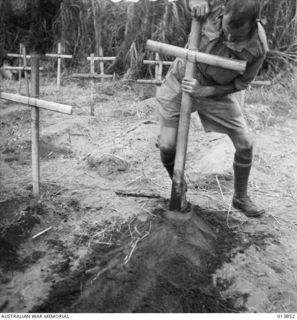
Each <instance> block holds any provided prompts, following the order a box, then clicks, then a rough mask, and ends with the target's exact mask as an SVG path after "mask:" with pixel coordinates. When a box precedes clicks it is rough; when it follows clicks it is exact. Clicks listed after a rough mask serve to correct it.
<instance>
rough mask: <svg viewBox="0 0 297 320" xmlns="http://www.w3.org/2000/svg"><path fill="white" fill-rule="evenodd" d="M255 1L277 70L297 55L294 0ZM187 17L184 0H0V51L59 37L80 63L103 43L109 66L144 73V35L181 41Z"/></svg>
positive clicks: (53, 42) (38, 46)
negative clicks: (109, 59) (257, 2)
mask: <svg viewBox="0 0 297 320" xmlns="http://www.w3.org/2000/svg"><path fill="white" fill-rule="evenodd" d="M260 1H261V6H262V10H261V19H262V22H263V24H264V27H265V29H266V31H267V34H268V39H269V46H270V49H271V51H270V53H269V55H268V57H267V59H266V63H265V66H264V67H265V68H270V69H272V70H274V71H275V72H277V71H278V69H279V68H280V66H283V65H284V64H286V65H287V64H292V63H293V64H294V63H296V61H297V8H296V0H278V1H276V0H260ZM190 21H191V17H190V13H189V10H188V6H187V0H177V1H175V2H169V1H168V0H157V1H152V0H139V2H128V1H120V2H116V3H114V2H112V1H110V0H10V1H5V0H0V51H1V52H2V53H1V54H2V56H3V55H4V54H5V52H17V51H18V48H19V44H20V43H23V44H24V45H25V46H26V48H27V50H28V51H29V52H31V51H33V50H34V51H37V52H39V53H45V52H50V51H52V50H55V48H56V46H57V43H58V42H62V45H63V48H64V51H65V52H67V53H71V54H73V56H74V59H73V62H72V63H73V66H75V67H79V66H83V65H85V61H86V60H85V58H86V57H87V56H89V55H90V53H95V55H96V54H98V53H99V50H100V47H102V49H103V52H104V55H105V56H116V57H117V58H116V60H115V61H114V62H113V63H112V64H111V65H110V66H109V70H108V71H109V72H117V73H119V74H124V73H125V74H126V76H127V77H132V78H133V77H137V76H139V74H140V73H142V74H143V73H144V69H143V66H142V64H141V61H142V60H143V58H144V57H148V58H152V57H153V56H152V54H150V53H147V52H145V49H144V45H145V42H146V40H147V39H153V40H157V41H162V42H167V43H171V44H174V45H178V46H184V45H185V43H186V41H187V34H188V32H189V27H190ZM150 55H151V56H150Z"/></svg>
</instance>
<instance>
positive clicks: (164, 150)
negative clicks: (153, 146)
mask: <svg viewBox="0 0 297 320" xmlns="http://www.w3.org/2000/svg"><path fill="white" fill-rule="evenodd" d="M159 149H160V155H161V160H162V162H163V163H164V164H170V163H172V162H174V158H175V145H173V144H170V143H167V144H165V143H162V144H161V143H159Z"/></svg>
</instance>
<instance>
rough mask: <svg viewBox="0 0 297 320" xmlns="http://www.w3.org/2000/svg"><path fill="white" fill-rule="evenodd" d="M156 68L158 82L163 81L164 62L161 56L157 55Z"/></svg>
mask: <svg viewBox="0 0 297 320" xmlns="http://www.w3.org/2000/svg"><path fill="white" fill-rule="evenodd" d="M156 61H157V64H156V67H155V78H156V81H162V72H163V61H162V60H161V59H160V55H159V53H158V52H157V53H156Z"/></svg>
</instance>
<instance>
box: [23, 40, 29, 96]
mask: <svg viewBox="0 0 297 320" xmlns="http://www.w3.org/2000/svg"><path fill="white" fill-rule="evenodd" d="M23 66H24V72H25V82H26V85H25V87H26V94H27V96H28V97H29V95H30V88H29V79H28V71H27V70H26V68H27V55H26V47H25V46H23Z"/></svg>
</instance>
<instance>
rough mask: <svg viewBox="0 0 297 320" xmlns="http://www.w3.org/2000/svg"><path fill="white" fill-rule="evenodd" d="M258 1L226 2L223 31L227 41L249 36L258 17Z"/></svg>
mask: <svg viewBox="0 0 297 320" xmlns="http://www.w3.org/2000/svg"><path fill="white" fill-rule="evenodd" d="M259 11H260V4H259V0H228V1H227V3H226V6H225V10H224V16H223V31H224V33H225V35H226V37H227V39H228V40H229V41H232V42H236V41H242V40H244V39H246V38H247V37H248V36H249V33H250V31H251V30H252V28H253V27H254V26H255V24H256V21H257V19H258V16H259Z"/></svg>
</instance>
